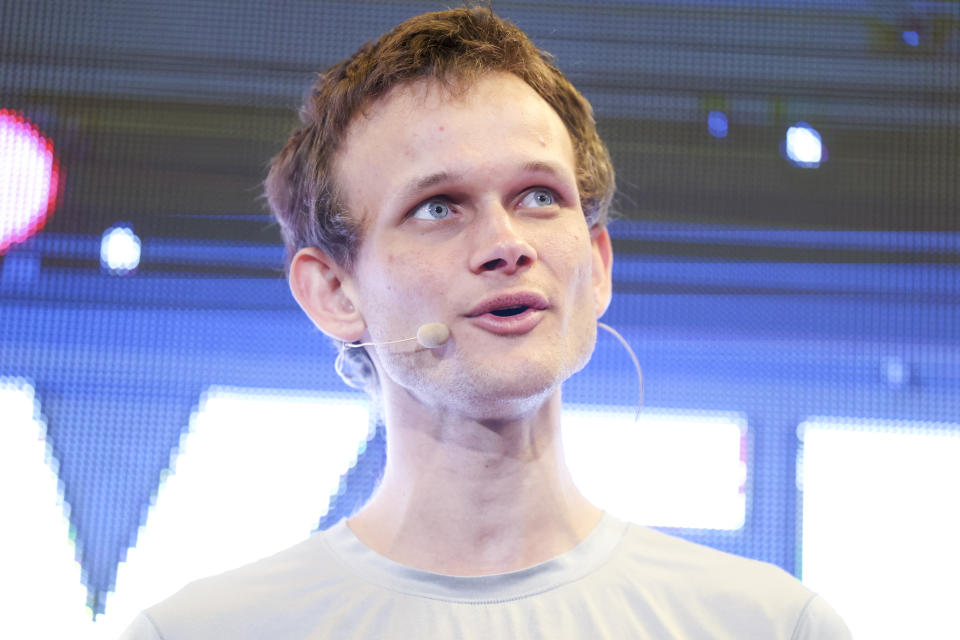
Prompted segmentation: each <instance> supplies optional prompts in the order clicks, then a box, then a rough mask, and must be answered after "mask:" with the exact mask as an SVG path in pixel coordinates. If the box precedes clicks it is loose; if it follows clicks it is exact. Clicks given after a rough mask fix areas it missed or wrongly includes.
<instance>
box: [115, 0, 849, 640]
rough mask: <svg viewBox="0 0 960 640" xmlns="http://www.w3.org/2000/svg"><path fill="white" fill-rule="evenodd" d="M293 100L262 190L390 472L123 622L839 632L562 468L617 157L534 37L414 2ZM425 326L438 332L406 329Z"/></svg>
mask: <svg viewBox="0 0 960 640" xmlns="http://www.w3.org/2000/svg"><path fill="white" fill-rule="evenodd" d="M303 119H304V125H303V127H302V128H301V129H300V130H299V131H297V132H296V133H294V135H293V136H292V138H291V139H290V141H289V142H288V144H287V146H286V147H285V148H284V150H283V151H282V152H281V154H280V155H279V156H278V157H277V158H275V159H274V162H273V166H272V169H271V172H270V176H269V178H268V180H267V193H268V196H269V199H270V204H271V207H272V208H273V210H274V212H275V214H276V215H277V217H278V219H279V220H280V223H281V225H282V228H283V231H284V236H285V240H286V242H287V244H288V248H289V249H290V251H291V254H292V259H291V261H290V265H289V278H290V286H291V289H292V291H293V294H294V296H295V297H296V299H297V301H298V302H299V304H300V306H301V307H302V308H303V309H304V311H305V312H306V313H307V314H308V315H309V316H310V318H311V319H312V320H313V322H314V323H315V324H316V325H317V327H319V328H320V329H321V330H323V331H324V332H325V333H327V334H328V335H330V336H332V337H333V338H334V339H335V340H337V341H339V343H340V344H341V349H343V350H344V351H343V354H342V355H343V365H344V369H343V374H344V375H345V377H347V378H348V379H349V380H350V381H351V382H352V383H353V384H356V385H358V386H362V387H364V388H366V389H367V390H368V391H369V392H370V393H371V395H372V396H373V397H374V399H375V400H376V404H377V406H378V408H379V410H380V411H381V412H382V416H383V419H384V422H385V425H386V431H387V464H386V468H385V471H384V475H383V479H382V481H381V483H380V486H379V488H378V489H377V491H376V492H375V494H374V495H373V497H372V498H371V500H370V501H369V503H368V504H367V505H366V506H364V507H363V508H362V509H361V510H360V511H359V512H358V513H357V514H356V515H355V516H353V517H352V518H350V519H348V520H347V521H344V522H341V523H339V524H337V525H335V526H334V527H333V528H331V529H329V530H328V531H325V532H321V533H318V534H315V535H314V536H313V537H311V538H310V539H308V540H307V541H305V542H304V543H302V544H300V545H298V546H296V547H294V548H292V549H290V550H287V551H285V552H282V553H280V554H278V555H276V556H273V557H271V558H268V559H265V560H262V561H260V562H257V563H254V564H253V565H250V566H247V567H244V568H241V569H239V570H236V571H233V572H230V573H227V574H224V575H222V576H217V577H214V578H210V579H207V580H202V581H200V582H197V583H194V584H192V585H190V586H188V587H187V588H185V589H184V590H183V591H181V592H180V593H179V594H177V595H175V596H173V597H172V598H171V599H169V600H168V601H166V602H164V603H161V604H159V605H157V606H155V607H153V608H151V609H149V610H148V611H146V612H145V613H144V615H142V616H141V617H140V618H138V619H137V621H136V622H135V623H134V625H133V626H132V627H131V628H130V630H129V631H128V635H127V637H129V638H164V639H165V640H179V639H187V638H211V637H226V638H266V637H269V638H423V637H430V638H484V639H487V638H491V637H493V638H584V637H603V638H784V639H786V638H795V639H796V638H818V639H822V638H845V637H847V632H846V629H845V627H844V625H843V623H842V621H840V619H839V618H838V617H837V616H836V614H835V613H834V612H833V611H832V610H831V609H830V608H829V606H828V605H827V604H825V603H824V602H823V601H822V600H821V599H820V598H819V597H817V596H816V595H814V594H812V593H810V592H809V591H807V590H806V589H805V588H804V587H803V586H802V585H801V584H800V583H799V582H797V581H796V580H795V579H793V578H792V577H790V576H789V575H787V574H786V573H784V572H783V571H781V570H780V569H777V568H775V567H773V566H769V565H765V564H762V563H759V562H754V561H751V560H745V559H742V558H738V557H735V556H730V555H727V554H723V553H720V552H717V551H714V550H711V549H708V548H704V547H700V546H697V545H693V544H690V543H687V542H684V541H681V540H677V539H674V538H670V537H668V536H665V535H663V534H659V533H656V532H653V531H651V530H649V529H646V528H642V527H638V526H634V525H628V524H626V523H623V522H619V521H617V520H615V519H614V518H612V517H610V516H607V515H605V514H603V513H602V512H601V511H600V510H599V509H598V508H597V507H595V506H594V505H592V504H590V503H589V502H588V501H587V500H586V499H585V498H584V497H583V496H582V495H581V494H580V492H579V491H578V490H577V488H576V486H575V485H574V484H573V482H572V480H571V477H570V474H569V472H568V471H567V468H566V465H565V463H564V457H563V451H562V445H561V441H560V410H561V406H560V385H561V384H562V383H563V381H564V380H566V379H567V378H568V377H569V376H570V375H571V374H573V373H574V372H576V371H577V370H579V369H580V368H581V367H582V366H583V365H584V364H585V363H586V362H587V360H588V359H589V358H590V355H591V352H592V350H593V347H594V341H595V338H596V328H597V318H599V317H600V316H601V315H602V314H603V312H604V311H605V310H606V308H607V305H608V303H609V302H610V295H611V264H612V259H613V258H612V252H611V247H610V238H609V235H608V234H607V230H606V226H605V223H606V215H607V209H608V207H609V203H610V199H611V196H612V193H613V188H614V185H613V169H612V167H611V165H610V161H609V156H608V154H607V152H606V149H605V148H604V146H603V144H602V143H601V142H600V140H599V138H598V137H597V134H596V130H595V127H594V123H593V119H592V115H591V111H590V107H589V105H588V104H587V102H586V101H585V100H584V99H583V97H582V96H580V94H579V93H577V92H576V90H575V89H574V88H573V87H572V85H570V83H569V82H568V81H567V80H566V79H565V78H564V77H563V75H562V74H561V73H560V72H559V71H558V70H557V69H556V68H554V67H553V66H552V65H551V64H550V63H549V58H547V57H546V54H542V53H540V52H538V51H537V49H536V48H535V47H534V46H533V45H532V44H531V43H530V41H529V40H528V39H527V37H526V36H525V35H524V34H523V33H522V32H520V31H519V30H517V29H516V27H514V26H513V25H512V24H510V23H507V22H505V21H502V20H501V19H499V18H498V17H496V16H495V15H494V14H493V13H492V12H491V11H490V10H488V9H485V8H471V9H460V10H454V11H445V12H440V13H436V14H426V15H422V16H418V17H416V18H412V19H410V20H408V21H406V22H405V23H403V24H401V25H400V26H399V27H397V28H396V29H395V30H393V31H392V32H390V33H388V34H386V35H384V36H383V37H381V38H380V39H379V40H378V41H377V42H376V43H374V44H372V45H368V46H365V47H364V48H362V49H361V50H360V51H359V52H357V54H355V55H354V56H353V57H352V58H350V59H348V60H345V61H343V62H341V63H340V64H338V65H336V66H334V67H333V68H332V69H331V70H329V71H328V72H327V73H326V74H324V75H322V76H321V77H320V78H319V80H318V81H317V84H316V86H315V88H314V91H313V94H312V96H311V97H310V98H309V100H308V102H307V105H306V107H305V108H304V111H303ZM431 323H440V324H441V325H443V327H441V328H440V331H439V333H440V334H441V335H434V336H431V339H428V340H425V341H424V342H427V343H429V344H430V345H431V346H432V347H433V348H428V347H426V346H423V345H422V344H420V343H419V342H417V341H416V340H405V339H407V338H411V337H412V336H415V335H417V333H418V330H419V328H420V327H421V326H423V325H429V324H431ZM447 332H448V335H446V334H447ZM351 343H354V344H358V343H359V344H365V345H366V346H351V347H347V346H345V345H347V344H351ZM436 343H439V346H436Z"/></svg>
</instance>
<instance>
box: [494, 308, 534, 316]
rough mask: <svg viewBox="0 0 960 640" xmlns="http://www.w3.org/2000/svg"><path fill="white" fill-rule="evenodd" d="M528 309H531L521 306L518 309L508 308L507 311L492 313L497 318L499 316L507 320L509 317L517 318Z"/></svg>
mask: <svg viewBox="0 0 960 640" xmlns="http://www.w3.org/2000/svg"><path fill="white" fill-rule="evenodd" d="M528 308H529V307H527V305H519V306H516V307H507V308H506V309H494V310H493V311H491V312H490V313H492V314H493V315H495V316H499V317H501V318H507V317H509V316H515V315H518V314H521V313H523V312H524V311H526V310H527V309H528Z"/></svg>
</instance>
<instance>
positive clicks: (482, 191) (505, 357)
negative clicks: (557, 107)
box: [335, 73, 610, 418]
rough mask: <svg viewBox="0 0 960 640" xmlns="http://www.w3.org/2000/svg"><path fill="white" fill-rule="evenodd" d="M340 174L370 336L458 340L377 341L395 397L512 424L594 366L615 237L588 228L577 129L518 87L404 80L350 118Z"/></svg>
mask: <svg viewBox="0 0 960 640" xmlns="http://www.w3.org/2000/svg"><path fill="white" fill-rule="evenodd" d="M335 170H336V178H337V180H338V184H340V185H341V187H342V189H343V194H344V200H345V202H346V204H347V207H348V210H349V211H350V213H351V215H353V216H356V217H358V218H359V219H360V220H361V222H362V226H363V229H364V235H363V240H362V245H361V247H360V250H359V252H358V255H357V259H356V262H355V266H354V269H353V272H352V274H350V275H349V276H348V277H347V278H346V281H345V287H346V290H349V291H350V292H351V295H352V296H353V301H354V303H355V304H356V307H357V309H359V311H360V313H361V314H362V316H363V319H364V321H365V323H366V335H365V336H364V341H368V340H369V341H376V342H380V341H388V340H397V339H400V338H408V337H410V336H413V335H415V334H416V332H417V328H418V327H419V326H420V325H422V324H424V323H428V322H442V323H444V324H446V325H447V326H448V327H449V328H450V331H451V338H450V340H449V341H448V342H447V343H446V344H445V345H443V346H442V347H440V348H438V349H435V350H432V351H431V350H426V349H423V348H421V347H419V346H417V345H416V344H415V343H413V342H408V343H403V344H398V345H385V346H380V347H375V348H373V349H372V356H373V358H374V360H375V362H376V364H377V366H378V369H379V371H380V374H381V381H382V384H383V385H384V386H385V387H390V389H385V390H386V391H388V392H389V391H391V390H393V391H397V392H399V393H406V394H410V395H411V396H412V397H414V398H416V399H417V400H419V401H421V402H424V403H426V404H428V405H432V406H436V407H439V406H441V405H444V404H447V405H451V406H452V407H455V408H456V410H464V411H472V412H474V413H477V412H481V413H482V412H488V413H489V414H490V415H487V416H486V417H488V418H493V417H497V416H501V417H504V416H505V415H506V413H509V411H510V409H509V407H510V406H513V407H514V408H515V409H516V408H519V407H520V406H521V405H519V404H517V402H519V401H522V400H524V399H533V400H537V399H542V398H543V397H545V395H546V394H549V393H550V392H552V391H553V390H554V389H556V387H557V385H559V384H560V383H561V382H562V381H563V380H565V379H566V378H567V377H569V376H570V375H571V374H572V373H573V372H575V371H576V370H578V369H579V368H580V367H582V366H583V364H584V363H585V362H586V361H587V360H588V359H589V356H590V353H591V352H592V350H593V344H594V341H595V339H596V318H597V317H598V316H599V315H600V314H601V313H602V312H603V310H604V309H605V308H606V305H607V303H608V302H609V289H610V255H609V238H608V237H607V235H606V231H605V230H597V231H595V232H594V233H593V234H591V232H590V230H589V229H588V228H587V225H586V222H585V220H584V216H583V211H582V209H581V206H580V197H579V193H578V190H577V181H576V164H575V160H574V153H573V145H572V143H571V140H570V136H569V134H568V133H567V130H566V128H565V127H564V125H563V123H562V121H561V120H560V118H559V116H558V115H557V114H556V112H554V110H553V109H552V108H551V107H550V106H549V105H548V104H547V103H546V102H545V101H544V100H543V99H542V98H541V97H540V96H538V95H537V94H536V92H534V91H533V89H531V88H530V87H529V86H528V85H527V84H525V83H524V82H523V81H522V80H520V79H519V78H517V77H516V76H514V75H511V74H502V73H497V74H488V75H485V76H483V77H482V78H481V79H480V80H479V81H477V82H476V83H475V84H473V85H472V86H470V87H469V88H468V89H467V90H466V91H464V92H460V93H457V94H455V95H451V94H450V93H448V92H447V91H445V90H444V89H443V88H442V87H441V86H440V85H439V84H437V83H436V82H434V81H420V82H417V83H414V84H412V85H406V86H403V87H400V88H398V89H396V90H394V91H392V92H391V93H389V94H388V95H387V96H386V97H385V98H383V99H381V100H379V101H378V102H376V103H375V104H373V105H372V106H371V107H370V108H369V109H368V110H366V112H365V113H364V114H363V115H362V116H360V117H359V118H358V119H357V120H356V121H355V122H354V123H353V124H352V125H351V127H350V129H349V130H348V133H347V136H346V140H345V144H344V146H343V148H342V149H341V150H340V152H339V154H338V156H337V161H336V167H335Z"/></svg>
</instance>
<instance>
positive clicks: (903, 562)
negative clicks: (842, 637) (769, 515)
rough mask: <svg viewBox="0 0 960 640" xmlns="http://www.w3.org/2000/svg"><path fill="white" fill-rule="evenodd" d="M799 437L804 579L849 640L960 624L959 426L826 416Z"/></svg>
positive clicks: (939, 632) (940, 633) (925, 634)
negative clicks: (840, 620)
mask: <svg viewBox="0 0 960 640" xmlns="http://www.w3.org/2000/svg"><path fill="white" fill-rule="evenodd" d="M799 433H800V435H801V437H802V439H803V448H802V452H803V453H802V461H801V462H802V464H801V465H800V471H799V473H800V476H801V477H800V479H801V482H802V488H803V562H802V566H803V581H804V582H805V583H806V584H807V585H808V586H809V587H810V588H811V589H813V590H814V591H817V592H819V593H821V594H822V595H823V596H824V597H825V598H826V599H827V600H828V601H830V603H831V604H832V605H833V606H834V607H835V608H836V609H837V610H838V612H839V613H840V615H841V616H843V617H844V619H845V620H846V622H847V624H848V625H849V626H850V629H851V631H852V632H853V636H854V637H855V638H874V639H881V640H882V639H884V638H891V639H893V638H897V639H899V638H943V637H947V636H946V635H944V634H945V633H947V634H948V635H952V634H949V633H948V632H947V631H946V630H948V629H954V630H956V629H957V626H956V614H955V612H954V610H955V608H956V602H957V596H958V591H957V584H956V579H957V575H960V546H958V541H960V508H958V505H960V425H946V424H931V423H870V422H866V421H857V422H855V421H842V420H834V419H830V418H817V419H812V420H809V421H807V422H805V423H803V424H802V425H801V426H800V432H799Z"/></svg>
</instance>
